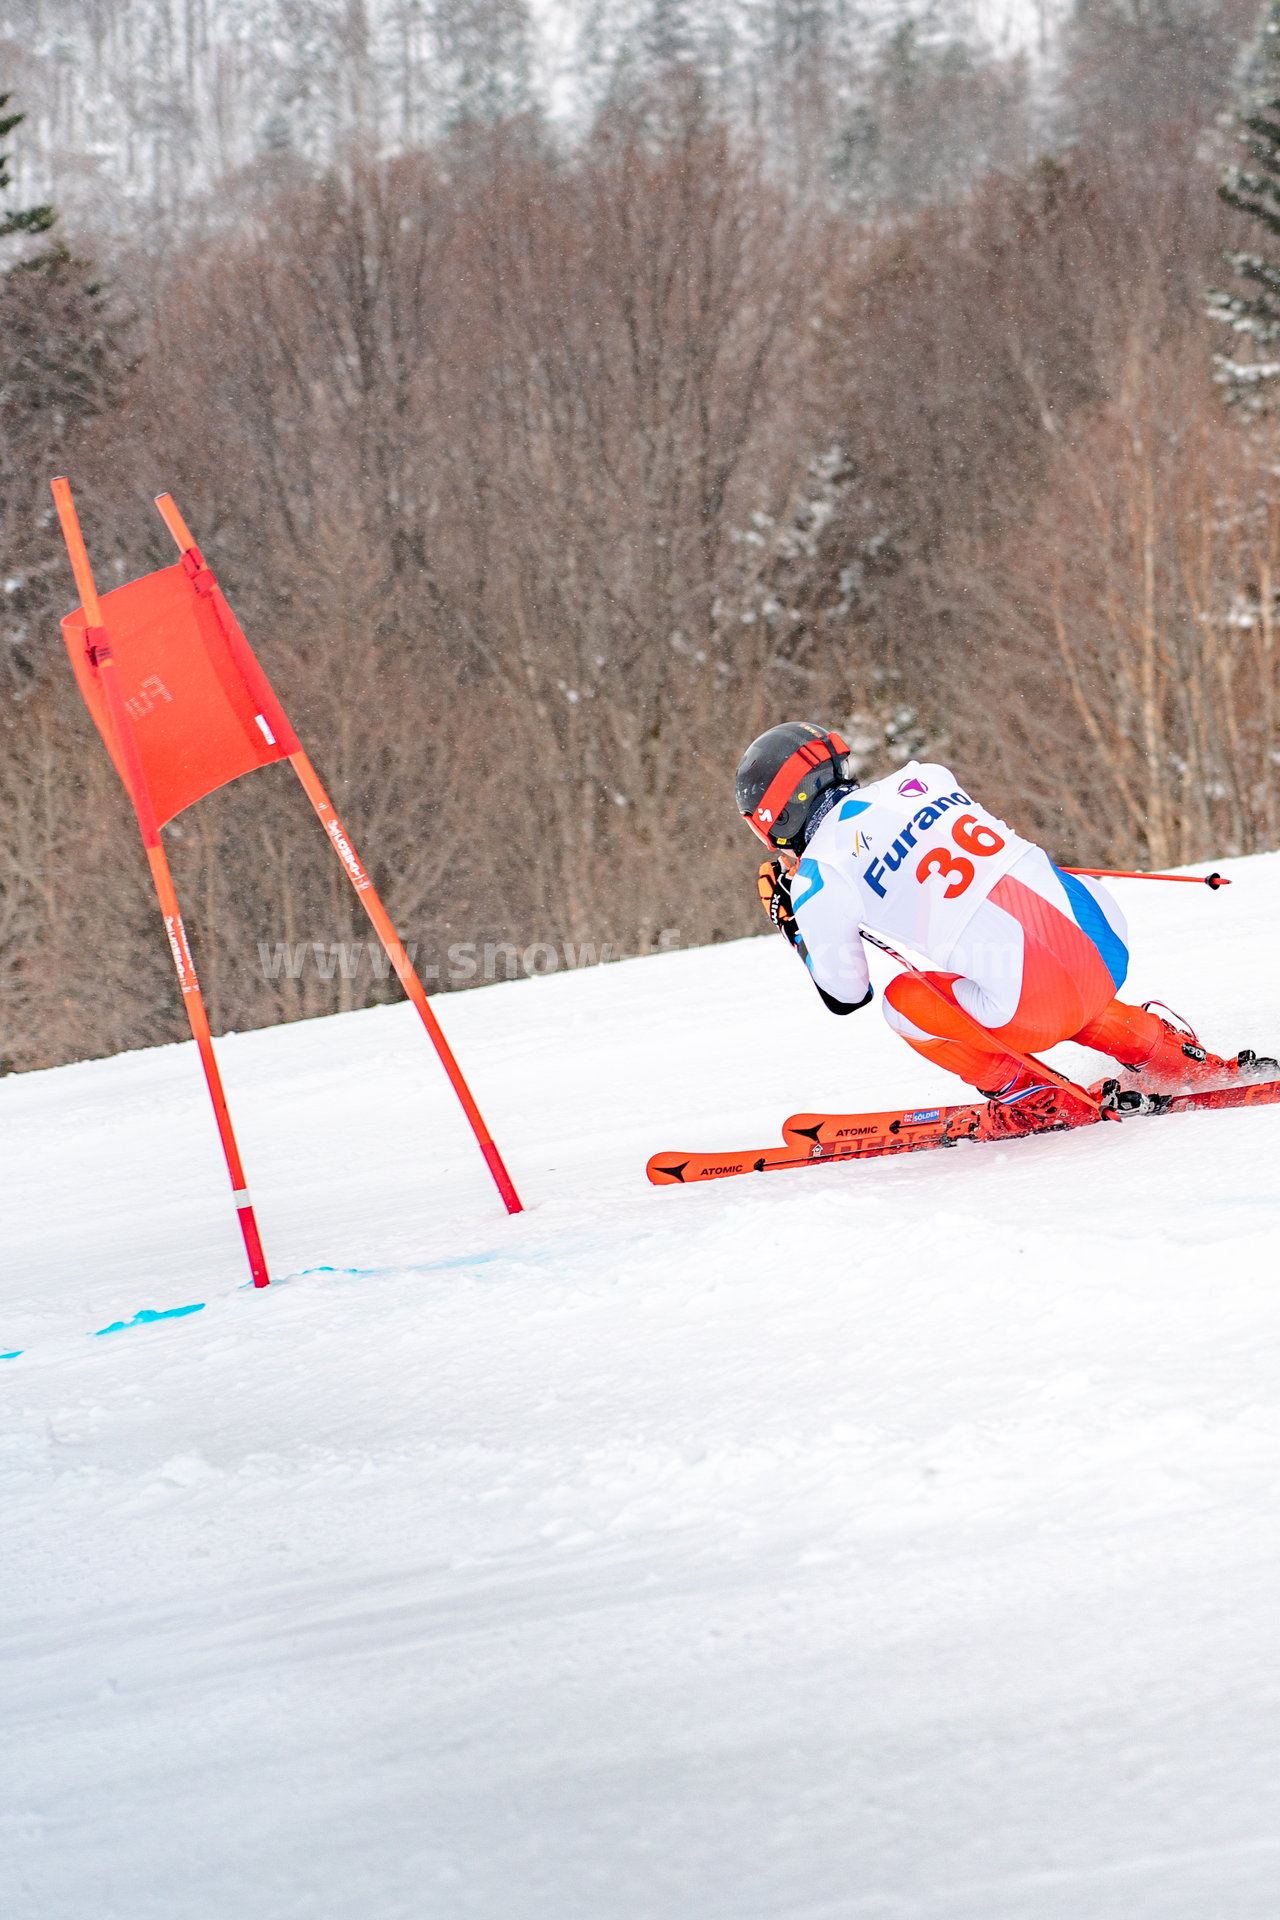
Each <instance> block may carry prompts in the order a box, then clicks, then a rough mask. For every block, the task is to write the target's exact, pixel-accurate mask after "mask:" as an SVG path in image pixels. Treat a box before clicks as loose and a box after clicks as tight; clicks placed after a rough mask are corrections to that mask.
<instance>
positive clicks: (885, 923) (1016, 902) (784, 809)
mask: <svg viewBox="0 0 1280 1920" xmlns="http://www.w3.org/2000/svg"><path fill="white" fill-rule="evenodd" d="M737 800H738V810H739V812H740V813H741V814H742V816H743V818H744V819H745V820H746V821H747V824H748V825H749V826H750V827H751V829H752V830H753V832H755V833H756V834H757V835H758V836H759V838H760V839H761V840H763V841H764V843H765V845H766V846H767V847H768V848H769V849H770V851H771V853H772V854H773V858H771V859H769V860H766V861H764V862H763V863H762V864H761V866H760V869H759V874H758V885H759V891H760V899H761V902H762V904H763V906H764V908H765V911H766V912H767V913H768V914H769V916H770V918H771V919H772V920H773V922H774V925H775V926H776V927H778V929H779V930H780V931H781V932H782V933H784V934H785V935H786V937H787V939H788V940H789V941H790V942H791V944H792V946H793V947H794V948H795V949H796V952H797V953H798V954H799V955H800V957H801V959H802V960H803V961H804V963H805V965H806V966H807V967H808V969H809V972H810V974H811V975H812V976H813V980H814V984H815V985H816V987H817V989H818V992H819V993H820V994H821V995H822V998H823V1000H824V1001H825V1003H826V1005H827V1006H828V1007H829V1008H830V1009H831V1011H832V1012H833V1013H838V1014H848V1013H854V1012H856V1011H857V1009H858V1008H859V1007H865V1006H866V1005H867V1004H868V1002H869V1001H870V999H871V997H872V989H871V981H870V977H869V975H868V971H867V957H866V949H865V947H864V946H863V942H862V937H861V932H860V929H861V927H863V926H865V927H866V928H867V929H868V931H869V932H871V933H875V934H880V935H882V936H884V937H886V938H887V939H890V940H893V941H901V942H903V943H905V944H906V945H907V946H909V947H911V948H913V949H914V950H915V952H917V953H919V954H923V955H925V956H927V958H928V959H929V960H930V961H931V962H932V963H933V964H934V965H935V966H936V968H937V969H938V971H936V972H931V973H928V974H926V975H924V977H923V978H921V977H920V976H919V975H917V974H911V973H901V974H898V975H896V976H895V978H894V979H892V980H891V981H890V982H889V985H888V986H887V987H886V988H885V992H884V1001H885V1006H884V1015H885V1019H886V1020H887V1021H888V1023H889V1025H890V1026H891V1027H892V1028H893V1029H894V1031H895V1032H897V1033H900V1034H901V1035H902V1037H903V1039H904V1040H906V1041H907V1043H908V1044H909V1045H910V1046H912V1047H914V1048H915V1049H916V1051H917V1053H921V1054H923V1055H924V1057H925V1059H926V1060H932V1061H935V1062H936V1063H937V1065H939V1066H941V1067H946V1068H947V1069H948V1071H949V1072H951V1073H956V1074H959V1076H960V1077H961V1079H963V1080H967V1081H968V1082H969V1083H970V1085H972V1086H975V1087H977V1088H978V1090H979V1091H980V1092H981V1093H982V1094H983V1096H984V1098H985V1099H986V1101H987V1111H986V1116H985V1121H984V1131H986V1132H990V1133H993V1134H1001V1133H1029V1132H1040V1131H1042V1130H1045V1129H1049V1128H1053V1127H1061V1126H1069V1125H1072V1124H1077V1123H1079V1121H1080V1120H1081V1119H1082V1118H1084V1117H1085V1115H1086V1113H1088V1112H1091V1111H1092V1109H1091V1108H1090V1106H1089V1105H1088V1103H1087V1102H1086V1101H1084V1100H1083V1099H1082V1097H1081V1092H1080V1089H1079V1088H1077V1087H1075V1086H1074V1085H1073V1083H1072V1082H1071V1081H1070V1080H1067V1079H1065V1077H1063V1076H1062V1075H1059V1074H1056V1073H1055V1072H1054V1071H1053V1070H1052V1069H1051V1068H1048V1067H1042V1066H1040V1063H1039V1062H1036V1063H1035V1065H1036V1067H1037V1071H1036V1072H1035V1073H1034V1074H1033V1073H1031V1072H1030V1071H1028V1067H1027V1066H1026V1065H1025V1064H1024V1063H1023V1061H1021V1060H1019V1059H1017V1058H1016V1057H1014V1056H1015V1054H1024V1055H1025V1054H1028V1053H1031V1052H1033V1051H1034V1052H1038V1051H1039V1050H1040V1049H1041V1048H1043V1047H1051V1046H1054V1045H1056V1043H1057V1042H1058V1041H1059V1040H1077V1041H1079V1042H1080V1044H1081V1045H1082V1046H1086V1047H1094V1048H1096V1049H1097V1050H1098V1051H1099V1052H1100V1053H1106V1054H1110V1055H1111V1057H1112V1058H1113V1059H1114V1060H1117V1061H1119V1062H1120V1063H1121V1064H1122V1065H1123V1066H1124V1067H1125V1068H1126V1069H1127V1070H1128V1079H1127V1082H1126V1083H1125V1084H1124V1085H1122V1083H1121V1082H1120V1081H1118V1080H1109V1081H1105V1082H1101V1083H1100V1084H1099V1085H1098V1087H1096V1088H1094V1089H1091V1092H1092V1095H1093V1098H1094V1099H1095V1100H1098V1101H1099V1102H1100V1103H1101V1104H1102V1105H1104V1106H1115V1105H1116V1104H1118V1103H1119V1104H1125V1105H1141V1104H1143V1099H1144V1098H1145V1096H1148V1095H1157V1094H1162V1093H1178V1092H1184V1091H1187V1090H1189V1089H1190V1088H1193V1087H1198V1086H1223V1085H1227V1084H1229V1083H1230V1082H1231V1081H1232V1080H1239V1079H1241V1078H1245V1079H1254V1078H1262V1077H1264V1075H1267V1074H1270V1073H1272V1072H1274V1070H1275V1068H1276V1062H1275V1061H1274V1060H1259V1059H1258V1057H1257V1055H1256V1054H1254V1053H1251V1052H1249V1051H1248V1050H1247V1049H1246V1050H1245V1051H1243V1052H1241V1053H1239V1054H1238V1055H1237V1056H1236V1057H1235V1059H1233V1060H1226V1059H1220V1058H1218V1057H1217V1056H1216V1055H1214V1054H1211V1053H1207V1052H1206V1051H1205V1049H1204V1048H1203V1047H1202V1046H1201V1045H1200V1043H1199V1041H1198V1040H1197V1038H1196V1036H1195V1034H1194V1033H1193V1032H1192V1031H1191V1030H1190V1029H1189V1028H1184V1027H1180V1026H1177V1025H1175V1024H1173V1022H1172V1021H1169V1020H1165V1019H1163V1018H1161V1017H1160V1015H1158V1014H1157V1013H1155V1012H1153V1011H1152V1007H1153V1005H1155V1004H1158V1003H1153V1002H1148V1003H1147V1004H1146V1005H1144V1006H1142V1007H1134V1006H1129V1005H1127V1004H1126V1003H1125V1002H1124V1001H1121V1000H1118V999H1117V998H1116V994H1117V992H1118V990H1119V988H1120V987H1122V986H1123V984H1124V979H1125V975H1126V973H1127V972H1128V967H1129V948H1128V936H1127V928H1126V926H1125V920H1124V915H1123V914H1122V913H1121V911H1120V908H1119V907H1118V906H1117V905H1116V902H1115V901H1114V900H1113V899H1112V897H1111V895H1110V894H1109V893H1108V892H1107V890H1106V889H1105V887H1102V886H1099V885H1098V883H1097V882H1096V881H1094V880H1088V879H1084V878H1083V877H1078V876H1076V875H1073V874H1068V873H1063V872H1062V871H1061V869H1060V868H1058V867H1055V866H1054V864H1053V862H1052V861H1051V860H1050V858H1049V856H1048V854H1046V853H1045V852H1044V851H1043V850H1042V849H1041V848H1040V847H1037V846H1034V845H1032V843H1031V842H1030V841H1028V840H1023V839H1021V838H1020V837H1019V835H1018V834H1016V833H1015V832H1014V831H1013V829H1012V828H1011V827H1009V826H1006V824H1005V822H1004V821H1003V820H998V819H997V818H996V817H995V816H994V815H993V814H991V813H988V812H987V810H986V809H985V808H984V807H982V806H981V805H979V803H978V802H977V801H976V800H974V799H973V798H972V797H971V796H970V794H969V793H967V792H966V791H965V789H964V788H963V787H962V786H961V785H960V783H959V782H958V781H957V779H956V777H955V775H954V774H953V773H951V772H950V771H949V770H948V769H947V768H946V767H942V766H936V765H933V764H929V763H922V762H920V761H916V760H912V761H910V762H909V763H908V765H906V766H905V767H901V768H899V770H898V771H897V772H896V773H891V774H888V775H887V776H886V777H885V778H884V779H883V780H876V781H874V782H873V783H872V784H871V785H870V786H867V787H860V786H859V785H858V782H857V780H856V779H855V778H854V777H853V775H852V773H851V772H850V759H849V749H848V747H847V746H846V745H845V743H844V741H843V740H842V739H841V738H840V736H839V734H838V733H833V732H830V731H829V730H827V729H826V728H823V727H818V726H812V725H810V724H808V723H806V722H802V721H786V722H784V723H783V724H782V725H781V726H776V727H770V728H769V730H768V732H767V733H762V734H761V735H760V738H759V739H758V740H753V741H752V743H751V745H750V746H749V747H748V748H747V751H746V752H745V754H744V755H743V756H742V761H741V763H740V765H739V767H738V775H737ZM1165 1011H1166V1012H1168V1011H1169V1009H1167V1008H1166V1009H1165ZM1010 1049H1012V1050H1013V1052H1010Z"/></svg>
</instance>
